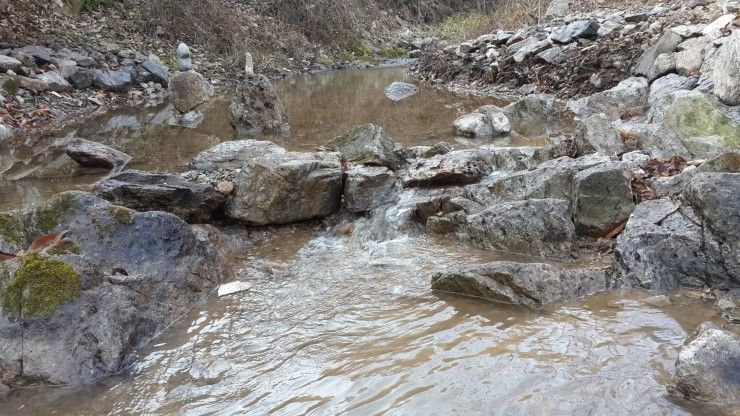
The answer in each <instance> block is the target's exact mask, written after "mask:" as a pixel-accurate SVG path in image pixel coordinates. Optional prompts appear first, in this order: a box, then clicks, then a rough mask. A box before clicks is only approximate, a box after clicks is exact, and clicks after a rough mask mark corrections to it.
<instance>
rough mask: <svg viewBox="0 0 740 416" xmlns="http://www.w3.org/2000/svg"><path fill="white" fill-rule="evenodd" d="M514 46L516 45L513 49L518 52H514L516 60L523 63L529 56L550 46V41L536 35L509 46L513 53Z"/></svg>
mask: <svg viewBox="0 0 740 416" xmlns="http://www.w3.org/2000/svg"><path fill="white" fill-rule="evenodd" d="M512 47H514V49H513V50H515V51H516V52H513V58H514V62H516V63H522V62H524V60H525V59H527V58H528V57H529V56H531V55H537V54H538V53H540V52H542V51H544V50H545V49H547V48H549V47H550V42H548V41H547V40H538V39H537V38H536V37H530V38H527V39H524V40H523V41H521V42H519V43H518V44H514V45H511V46H510V47H509V52H510V53H512Z"/></svg>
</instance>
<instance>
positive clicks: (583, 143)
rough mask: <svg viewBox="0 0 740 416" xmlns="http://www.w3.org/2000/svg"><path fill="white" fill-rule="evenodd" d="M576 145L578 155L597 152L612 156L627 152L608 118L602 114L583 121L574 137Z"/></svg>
mask: <svg viewBox="0 0 740 416" xmlns="http://www.w3.org/2000/svg"><path fill="white" fill-rule="evenodd" d="M576 145H577V146H578V150H579V153H580V154H587V153H592V152H598V153H601V154H604V155H608V156H613V155H616V154H620V153H624V152H625V151H626V150H627V146H626V145H625V143H624V140H622V139H621V138H620V137H619V132H618V131H617V128H616V127H615V126H614V125H613V124H612V121H611V120H610V119H609V117H607V116H606V115H605V114H602V113H599V114H594V115H592V116H591V117H588V118H586V119H585V120H583V126H582V128H581V129H580V131H579V134H578V135H577V136H576Z"/></svg>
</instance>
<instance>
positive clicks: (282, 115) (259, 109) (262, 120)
mask: <svg viewBox="0 0 740 416" xmlns="http://www.w3.org/2000/svg"><path fill="white" fill-rule="evenodd" d="M229 112H230V114H231V124H232V125H233V126H234V127H235V128H236V132H237V135H238V136H239V137H255V136H261V135H263V134H268V133H279V134H286V133H288V132H289V131H290V124H289V122H288V115H287V113H286V112H285V108H284V107H283V103H282V102H280V98H279V97H278V95H277V92H276V91H275V87H274V86H273V85H272V83H271V82H270V80H269V79H268V78H267V77H266V76H264V75H261V74H260V75H255V76H252V77H246V78H245V79H244V80H243V81H241V82H239V85H238V86H237V87H236V96H235V97H234V101H233V102H232V103H231V105H230V106H229Z"/></svg>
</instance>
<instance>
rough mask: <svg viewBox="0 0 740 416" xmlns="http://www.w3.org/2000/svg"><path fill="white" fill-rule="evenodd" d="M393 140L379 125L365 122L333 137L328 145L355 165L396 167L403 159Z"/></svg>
mask: <svg viewBox="0 0 740 416" xmlns="http://www.w3.org/2000/svg"><path fill="white" fill-rule="evenodd" d="M397 146H398V143H397V142H395V141H394V140H393V139H392V138H391V137H390V136H389V135H388V133H386V131H385V129H384V128H383V127H381V126H376V125H374V124H365V125H363V126H359V127H355V128H353V129H352V130H350V131H348V132H347V133H346V134H345V135H344V136H340V137H336V138H334V139H333V140H332V141H331V142H330V143H329V147H330V148H331V149H332V150H335V151H337V152H339V153H341V154H342V159H343V160H345V161H347V162H349V163H354V164H357V165H368V166H385V167H387V168H389V169H394V170H395V169H398V168H399V167H400V166H401V165H402V164H403V163H404V160H403V159H402V158H401V157H399V156H398V154H396V147H397Z"/></svg>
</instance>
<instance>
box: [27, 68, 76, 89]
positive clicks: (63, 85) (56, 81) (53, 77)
mask: <svg viewBox="0 0 740 416" xmlns="http://www.w3.org/2000/svg"><path fill="white" fill-rule="evenodd" d="M36 78H37V79H38V80H40V81H41V82H43V83H45V84H46V85H47V87H48V90H49V91H57V92H70V91H72V85H70V83H69V82H67V80H66V79H64V77H63V76H62V74H60V73H59V72H44V73H42V74H38V75H37V76H36Z"/></svg>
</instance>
